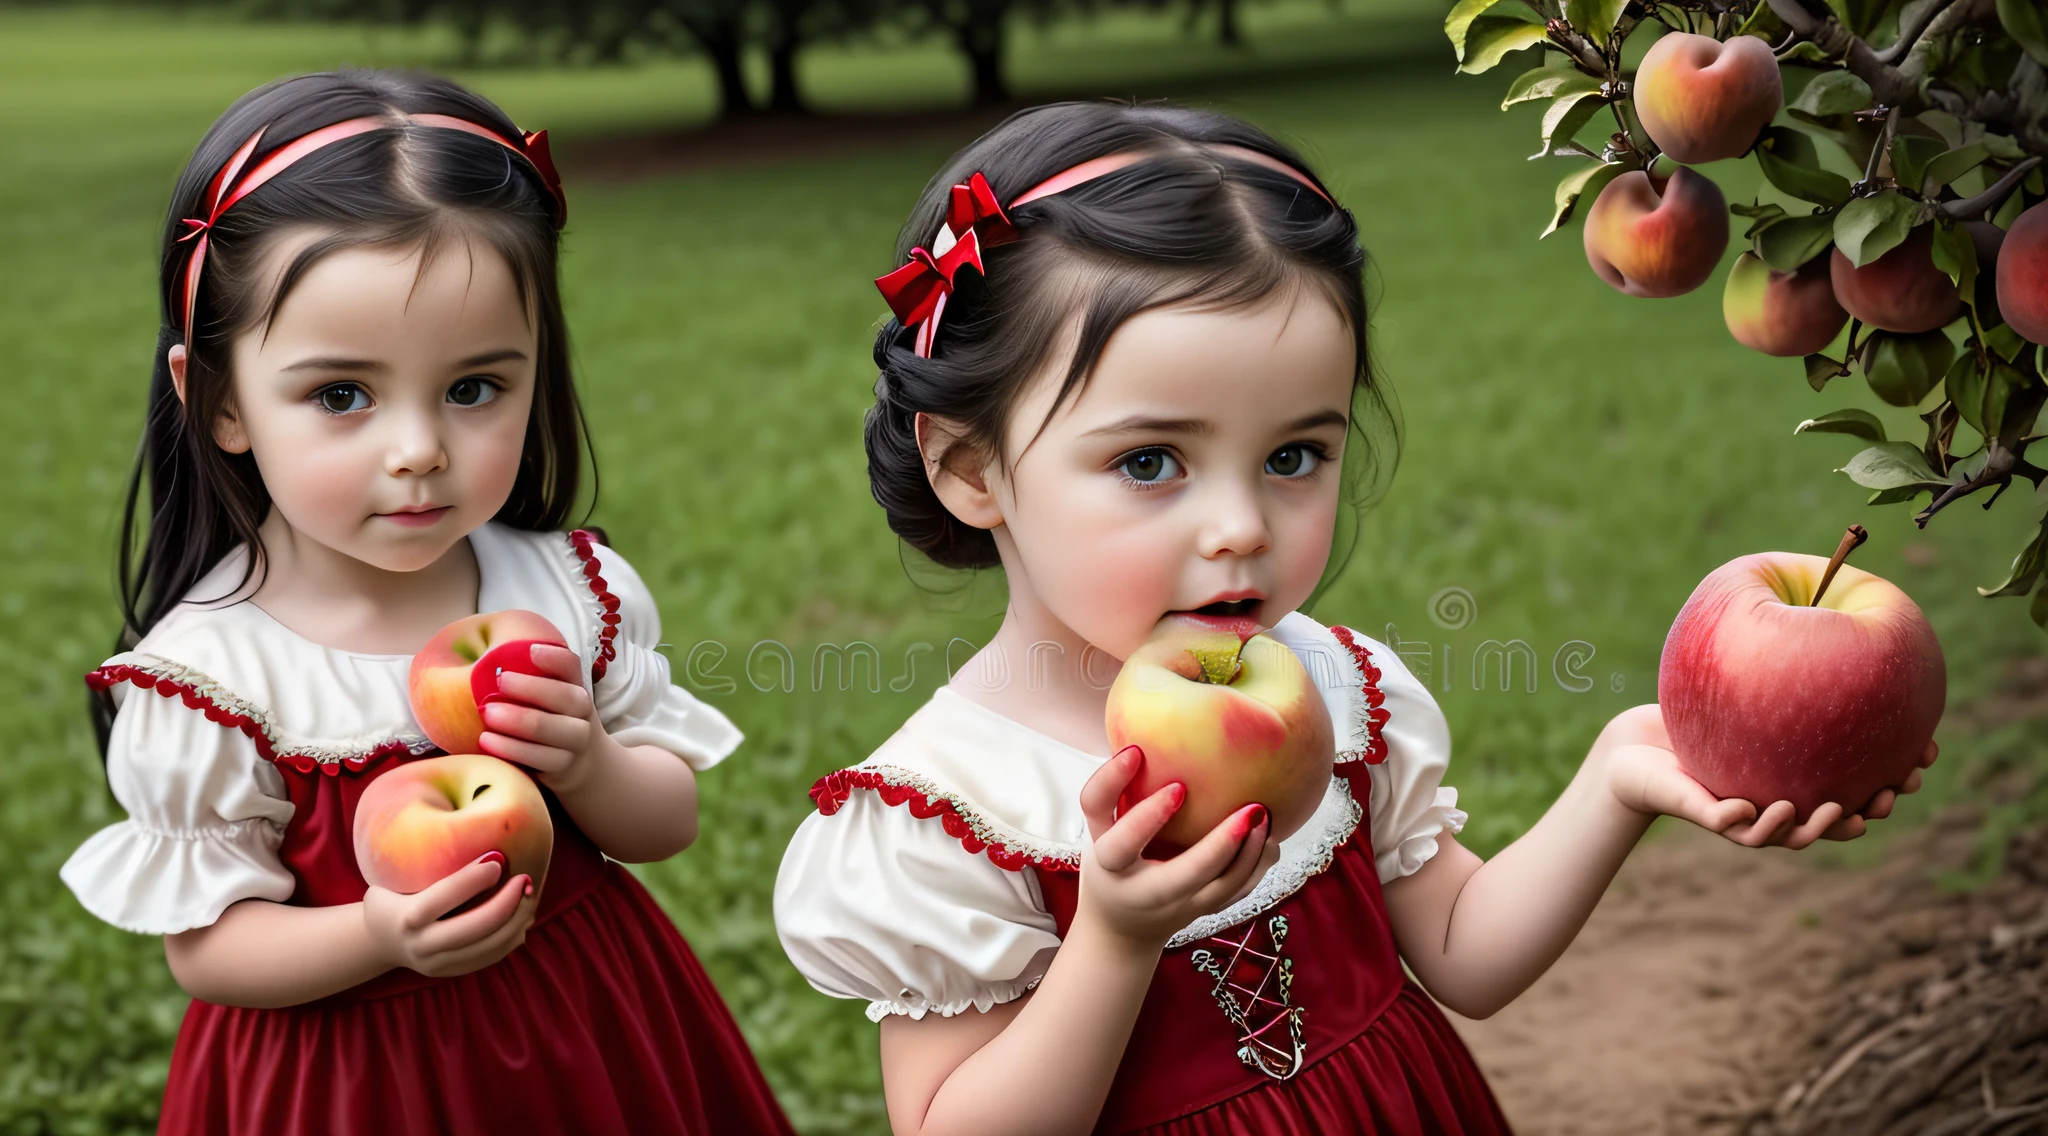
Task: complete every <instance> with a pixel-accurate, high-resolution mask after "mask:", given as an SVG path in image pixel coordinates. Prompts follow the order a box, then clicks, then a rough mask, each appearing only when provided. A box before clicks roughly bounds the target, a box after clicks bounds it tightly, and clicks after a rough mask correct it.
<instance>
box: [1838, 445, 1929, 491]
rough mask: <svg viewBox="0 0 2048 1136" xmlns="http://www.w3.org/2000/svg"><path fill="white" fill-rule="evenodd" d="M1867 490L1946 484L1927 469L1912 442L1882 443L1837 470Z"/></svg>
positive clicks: (1866, 450) (1858, 454)
mask: <svg viewBox="0 0 2048 1136" xmlns="http://www.w3.org/2000/svg"><path fill="white" fill-rule="evenodd" d="M1835 472H1836V473H1846V474H1848V475H1849V480H1851V481H1853V482H1855V483H1856V484H1858V485H1861V486H1862V487H1864V488H1865V489H1898V488H1901V487H1904V486H1907V485H1946V484H1948V483H1947V482H1945V481H1943V480H1942V479H1941V478H1939V477H1936V476H1935V473H1934V471H1933V470H1932V469H1930V468H1928V466H1927V458H1926V457H1925V456H1923V455H1922V454H1921V453H1920V447H1918V446H1916V445H1913V444H1912V443H1910V442H1879V443H1878V444H1876V445H1874V446H1871V447H1868V448H1867V449H1864V450H1862V451H1860V452H1858V453H1857V455H1856V456H1855V457H1853V458H1850V459H1849V464H1848V465H1845V466H1843V467H1842V468H1840V469H1838V470H1836V471H1835Z"/></svg>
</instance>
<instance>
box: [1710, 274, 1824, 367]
mask: <svg viewBox="0 0 2048 1136" xmlns="http://www.w3.org/2000/svg"><path fill="white" fill-rule="evenodd" d="M1721 316H1722V318H1723V319H1725V320H1727V321H1728V334H1730V335H1733V336H1734V337H1735V341H1736V342H1737V343H1740V344H1742V345H1743V346H1744V347H1747V348H1749V349H1750V350H1752V351H1761V352H1763V353H1764V354H1766V355H1782V356H1799V355H1811V354H1813V353H1814V352H1816V351H1819V350H1821V349H1822V348H1824V347H1826V346H1827V345H1828V344H1830V343H1832V342H1834V340H1835V334H1836V333H1837V332H1839V331H1841V330H1842V325H1843V324H1845V323H1848V322H1849V313H1848V312H1845V311H1843V310H1842V305H1840V304H1838V303H1836V302H1835V287H1834V284H1833V282H1832V281H1831V280H1830V279H1829V276H1828V262H1827V261H1826V260H1824V259H1822V258H1820V257H1814V258H1813V259H1812V260H1810V261H1808V262H1807V263H1806V266H1805V267H1803V268H1801V269H1800V270H1799V271H1797V272H1779V271H1778V270H1777V269H1774V268H1772V267H1771V266H1770V265H1768V264H1765V263H1764V262H1763V259H1762V258H1761V257H1759V256H1757V255H1756V254H1755V253H1753V252H1746V253H1743V254H1742V255H1741V256H1739V257H1736V258H1735V267H1733V268H1731V269H1729V270H1728V290H1727V291H1726V292H1723V293H1722V294H1721Z"/></svg>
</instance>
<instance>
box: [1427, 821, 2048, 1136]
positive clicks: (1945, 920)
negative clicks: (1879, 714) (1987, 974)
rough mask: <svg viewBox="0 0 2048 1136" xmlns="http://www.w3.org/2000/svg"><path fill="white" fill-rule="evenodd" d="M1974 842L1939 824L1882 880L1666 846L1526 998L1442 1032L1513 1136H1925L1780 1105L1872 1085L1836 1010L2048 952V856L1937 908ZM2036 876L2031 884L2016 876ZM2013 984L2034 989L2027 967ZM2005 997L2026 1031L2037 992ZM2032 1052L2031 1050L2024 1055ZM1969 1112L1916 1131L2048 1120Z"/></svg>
mask: <svg viewBox="0 0 2048 1136" xmlns="http://www.w3.org/2000/svg"><path fill="white" fill-rule="evenodd" d="M1975 831H1976V818H1975V817H1974V816H1972V815H1971V814H1970V813H1968V812H1967V811H1960V810H1959V811H1955V812H1951V813H1948V814H1945V815H1944V816H1943V817H1942V818H1941V819H1939V820H1937V821H1936V822H1935V823H1933V824H1931V825H1929V826H1927V827H1925V828H1924V829H1922V830H1920V831H1917V832H1912V833H1908V834H1905V835H1903V836H1901V837H1899V838H1897V839H1895V840H1894V841H1893V842H1892V845H1891V847H1889V848H1888V849H1887V850H1886V855H1885V857H1884V860H1883V862H1882V863H1881V864H1880V865H1879V866H1877V867H1875V868H1868V869H1854V870H1852V869H1829V868H1825V867H1821V866H1819V865H1818V864H1817V863H1816V862H1815V860H1814V858H1813V857H1811V856H1803V855H1799V854H1794V853H1788V852H1784V851H1782V850H1769V851H1765V852H1762V853H1758V852H1754V851H1750V850H1748V849H1743V848H1738V847H1736V846H1735V845H1733V844H1730V843H1728V842H1726V841H1723V840H1721V839H1719V838H1718V837H1715V836H1712V835H1709V834H1707V833H1704V832H1701V831H1699V830H1697V829H1686V830H1682V831H1674V832H1671V833H1669V834H1668V835H1666V836H1665V837H1664V838H1662V839H1660V840H1657V841H1655V842H1652V843H1650V844H1648V845H1646V846H1644V847H1643V848H1641V849H1639V850H1638V851H1637V853H1636V854H1635V856H1634V857H1633V858H1631V860H1630V861H1629V863H1628V864H1627V865H1626V866H1625V867H1624V868H1623V870H1622V873H1621V875H1620V877H1619V878H1618V879H1617V880H1616V882H1615V885H1614V887H1613V888H1612V889H1611V890H1610V891H1609V892H1608V894H1607V896H1606V898H1605V899H1604V900H1602V902H1601V904H1600V906H1599V908H1598V909H1597V910H1596V911H1595V912H1594V914H1593V917H1592V919H1591V921H1590V922H1588V924H1587V925H1586V928H1585V930H1584V932H1583V933H1581V934H1580V936H1579V938H1578V940H1577V941H1576V942H1574V943H1573V945H1572V947H1571V949H1570V950H1568V951H1567V952H1566V953H1565V955H1564V957H1563V958H1562V959H1561V960H1559V962H1558V964H1557V965H1556V966H1555V967H1553V968H1552V969H1551V971H1550V972H1549V973H1548V974H1546V975H1545V976H1544V977H1543V978H1542V980H1540V981H1539V982H1537V984H1536V985H1535V986H1534V987H1533V988H1531V989H1530V991H1529V992H1528V993H1527V994H1525V995H1523V996H1522V997H1521V998H1520V999H1518V1000H1517V1001H1515V1002H1514V1003H1513V1004H1512V1005H1510V1006H1509V1007H1508V1008H1507V1009H1505V1010H1503V1011H1502V1012H1501V1013H1499V1014H1497V1015H1495V1016H1494V1017H1493V1018H1490V1019H1488V1020H1486V1021H1470V1020H1466V1019H1462V1018H1457V1017H1455V1016H1454V1017H1453V1021H1455V1022H1456V1023H1457V1026H1458V1030H1459V1032H1460V1033H1461V1034H1463V1035H1464V1037H1465V1039H1466V1041H1467V1043H1468V1044H1470V1045H1471V1047H1472V1050H1473V1052H1474V1053H1475V1054H1476V1055H1477V1057H1478V1059H1479V1063H1480V1065H1481V1067H1482V1068H1483V1069H1484V1070H1485V1071H1486V1074H1487V1076H1488V1078H1489V1079H1490V1080H1491V1081H1492V1083H1493V1086H1494V1090H1495V1092H1496V1093H1497V1094H1498V1096H1499V1098H1500V1101H1501V1105H1502V1107H1503V1108H1504V1109H1505V1110H1506V1112H1507V1114H1508V1117H1509V1119H1510V1120H1512V1121H1513V1122H1514V1124H1515V1126H1516V1129H1517V1130H1518V1131H1519V1132H1522V1133H1524V1134H1525V1136H1551V1134H1565V1133H1587V1134H1591V1133H1632V1134H1636V1133H1641V1134H1664V1133H1670V1134H1677V1133H1716V1134H1718V1133H1746V1134H1755V1133H1779V1132H1784V1133H1790V1132H1815V1133H1832V1132H1852V1131H1854V1132H1862V1131H1871V1132H1890V1131H1900V1132H1924V1131H1929V1130H1930V1129H1929V1128H1928V1127H1925V1126H1922V1125H1920V1124H1919V1123H1917V1122H1912V1121H1908V1120H1906V1119H1904V1118H1901V1117H1898V1116H1888V1117H1885V1118H1861V1119H1857V1118H1852V1117H1849V1116H1846V1115H1843V1114H1841V1112H1840V1110H1838V1109H1823V1110H1815V1109H1811V1108H1809V1109H1807V1110H1801V1109H1800V1108H1798V1107H1797V1106H1798V1101H1797V1100H1795V1099H1791V1098H1793V1096H1794V1094H1793V1092H1792V1090H1793V1089H1794V1088H1799V1089H1802V1090H1804V1091H1805V1092H1806V1093H1807V1094H1808V1095H1810V1096H1812V1097H1814V1098H1816V1099H1818V1098H1819V1097H1820V1096H1821V1095H1822V1092H1821V1091H1815V1089H1816V1087H1818V1088H1819V1089H1821V1090H1823V1091H1824V1090H1827V1089H1832V1088H1834V1087H1836V1086H1837V1085H1842V1084H1844V1083H1845V1079H1846V1078H1847V1077H1848V1076H1849V1074H1850V1073H1852V1072H1854V1071H1855V1068H1856V1066H1857V1065H1859V1064H1862V1065H1867V1066H1870V1068H1869V1069H1867V1070H1865V1072H1866V1074H1871V1073H1881V1070H1879V1069H1877V1068H1876V1066H1877V1062H1878V1058H1881V1057H1883V1056H1884V1054H1883V1053H1882V1052H1875V1053H1874V1052H1873V1050H1874V1049H1875V1045H1874V1041H1875V1040H1883V1039H1882V1038H1875V1036H1874V1035H1875V1034H1877V1033H1878V1032H1880V1031H1879V1030H1877V1029H1876V1028H1875V1027H1874V1026H1872V1025H1870V1024H1868V1023H1863V1024H1857V1023H1845V1022H1844V1021H1843V1018H1844V1012H1845V1010H1849V1009H1852V1008H1854V1007H1856V1006H1859V1005H1862V1004H1864V1003H1869V1002H1870V1001H1871V1000H1872V999H1873V998H1874V997H1879V996H1881V995H1883V994H1884V993H1885V992H1892V991H1900V990H1906V989H1913V988H1916V987H1915V984H1916V983H1917V984H1918V987H1919V988H1924V987H1925V986H1926V985H1927V984H1928V983H1930V982H1938V981H1940V980H1941V979H1943V978H1944V977H1945V976H1948V975H1949V974H1950V972H1952V971H1957V970H1958V966H1957V963H1956V960H1957V959H1958V958H1961V957H1969V956H1970V955H1971V952H1972V950H1973V948H1974V947H1975V946H1976V945H1977V944H1978V943H1979V942H1980V941H1983V942H2006V943H2010V942H2012V941H2013V940H2014V939H2015V938H2016V937H2018V936H2020V935H2022V934H2023V933H2024V934H2025V935H2026V936H2028V937H2029V942H2030V943H2036V944H2037V943H2038V940H2039V939H2040V938H2043V937H2048V921H2044V919H2043V916H2044V915H2048V903H2044V902H2043V900H2044V897H2048V887H2044V886H2043V885H2044V884H2048V857H2041V856H2040V855H2039V853H2040V852H2041V851H2048V843H2043V842H2041V841H2036V842H2035V844H2036V845H2041V847H2040V848H2038V849H2037V848H2035V846H2034V845H2027V846H2025V847H2026V849H2028V850H2032V852H2031V854H2033V855H2035V857H2036V858H2037V859H2040V860H2041V863H2040V864H2039V865H2038V866H2037V865H2035V864H2033V862H2032V861H2030V860H2026V859H2025V858H2024V857H2022V856H2019V855H2014V856H2012V857H2009V859H2010V860H2011V861H2013V862H2014V864H2015V865H2016V866H2015V867H2014V868H2013V869H2012V870H2010V871H2009V872H2008V874H2007V877H2006V878H2005V879H2003V880H2001V881H2000V882H1999V884H1997V885H1994V886H1993V887H1992V888H1989V889H1986V890H1984V891H1981V892H1977V893H1973V894H1966V895H1949V894H1943V893H1942V892H1941V890H1940V889H1939V888H1938V887H1937V886H1936V884H1935V872H1934V871H1933V870H1931V869H1936V868H1939V867H1960V866H1961V865H1962V863H1963V861H1964V859H1965V858H1966V857H1967V855H1968V853H1969V850H1970V848H1971V846H1972V842H1973V841H1974V840H1975ZM2036 867H2038V868H2039V869H2042V870H2043V871H2044V874H2043V875H2042V876H2041V877H2040V878H2034V877H2033V876H2031V875H2030V874H2029V869H2033V868H2036ZM2022 965H2023V966H2024V967H2025V969H2026V970H2027V971H2028V972H2029V973H2031V974H2032V975H2033V976H2034V977H2035V978H2036V979H2038V977H2039V976H2040V973H2041V970H2042V967H2041V965H2040V955H2039V951H2038V950H2035V951H2034V953H2033V955H2032V957H2031V959H2030V960H2027V961H2026V962H2025V963H2023V964H2022ZM2009 981H2011V976H2010V974H2007V975H2001V976H1996V977H1991V978H1987V979H1986V980H1985V984H1986V996H1987V997H1996V998H2009V997H2011V996H2022V995H2024V996H2031V998H2032V999H2033V1000H2034V1006H2033V1009H2034V1010H2035V1011H2037V1012H2036V1013H2035V1014H2034V1015H2033V1020H2037V1021H2038V1020H2040V1019H2041V1018H2043V1017H2044V1016H2048V1015H2042V1014H2040V1013H2038V1011H2040V1010H2041V1009H2042V1008H2043V1007H2041V1005H2040V1004H2039V998H2040V986H2039V984H2038V982H2035V983H2033V984H2031V987H2030V990H2029V991H2021V990H2020V989H2018V987H2017V985H2014V986H2013V988H2012V989H2011V990H2010V992H2009V993H2003V992H1997V991H2001V990H2002V987H2001V986H2000V985H1999V984H2002V983H2006V982H2009ZM1950 985H1951V986H1953V985H1954V983H1953V982H1951V983H1950ZM1866 1016H1867V1015H1866ZM1858 1030H1861V1032H1862V1035H1863V1036H1846V1035H1847V1034H1850V1033H1855V1032H1857V1031H1858ZM1894 1032H1896V1031H1894ZM2018 1040H2020V1041H2026V1040H2028V1039H2025V1038H2021V1039H2018ZM2031 1041H2032V1046H2033V1048H2034V1049H2035V1050H2038V1049H2039V1048H2040V1044H2041V1042H2040V1038H2038V1037H2035V1038H2033V1039H2031ZM1859 1043H1860V1044H1861V1046H1862V1048H1861V1050H1860V1051H1859V1052H1856V1053H1854V1054H1852V1055H1848V1058H1847V1061H1846V1062H1844V1061H1843V1057H1844V1055H1845V1054H1848V1052H1849V1050H1852V1049H1855V1048H1856V1046H1857V1045H1858V1044H1859ZM2007 1044H2008V1045H2011V1044H2013V1042H2012V1039H2007ZM1933 1048H1936V1049H1938V1048H1940V1044H1939V1043H1938V1042H1937V1043H1935V1045H1934V1046H1933ZM1908 1056H1909V1058H1910V1057H1911V1055H1908ZM2010 1056H2011V1054H2009V1053H1996V1052H1994V1053H1989V1054H1986V1055H1983V1057H1982V1059H1983V1060H1984V1061H1986V1062H1995V1060H2003V1059H2005V1058H2007V1057H2010ZM1925 1057H1926V1055H1925V1054H1922V1055H1921V1059H1922V1060H1921V1061H1920V1063H1919V1064H1917V1065H1914V1067H1915V1068H1919V1067H1921V1066H1923V1065H1924V1064H1925V1060H1924V1059H1925ZM1838 1063H1840V1064H1842V1068H1841V1069H1839V1070H1837V1069H1835V1065H1836V1064H1838ZM2039 1064H2040V1061H2039V1059H2038V1057H2037V1058H2036V1059H2035V1065H2036V1066H2038V1065H2039ZM1991 1067H1992V1066H1991V1065H1990V1064H1987V1065H1986V1069H1987V1070H1988V1069H1990V1068H1991ZM1830 1072H1832V1073H1833V1077H1832V1079H1830V1080H1829V1081H1828V1082H1827V1083H1826V1084H1825V1085H1821V1083H1820V1078H1821V1077H1823V1076H1827V1075H1828V1074H1829V1073H1830ZM1969 1072H1970V1071H1969V1070H1965V1071H1964V1073H1965V1074H1967V1073H1969ZM1970 1079H1971V1080H1972V1081H1973V1082H1974V1077H1972V1078H1970ZM2037 1082H2038V1078H2033V1079H2032V1080H2030V1082H2029V1084H2030V1086H2031V1085H2032V1084H2034V1083H2037ZM1986 1083H1987V1084H1991V1083H1992V1080H1991V1079H1990V1078H1989V1074H1988V1072H1987V1080H1986ZM1851 1087H1855V1088H1856V1091H1858V1092H1862V1093H1864V1094H1865V1095H1874V1093H1873V1090H1871V1089H1870V1088H1869V1087H1868V1086H1861V1087H1857V1086H1851ZM1970 1087H1971V1088H1975V1087H1976V1086H1975V1085H1974V1083H1973V1084H1972V1085H1971V1086H1970ZM1978 1095H1979V1094H1977V1093H1975V1092H1971V1093H1969V1094H1967V1097H1968V1099H1967V1102H1966V1103H1964V1104H1958V1105H1954V1106H1950V1107H1945V1108H1943V1107H1937V1106H1938V1105H1939V1102H1928V1103H1927V1105H1926V1106H1925V1108H1924V1109H1923V1111H1933V1112H1939V1113H1941V1114H1943V1115H1954V1116H1955V1117H1957V1119H1958V1120H1959V1121H1960V1120H1961V1119H1962V1115H1963V1114H1964V1113H1966V1112H1967V1113H1970V1114H1971V1115H1972V1116H1974V1117H1976V1120H1977V1121H1982V1122H1983V1124H1981V1125H1980V1124H1978V1123H1976V1122H1975V1121H1972V1122H1969V1123H1964V1124H1959V1125H1958V1126H1955V1127H1953V1129H1952V1130H1953V1131H1957V1132H1966V1131H1982V1132H1986V1133H1988V1132H1993V1131H1997V1132H2044V1131H2048V1112H2041V1111H2038V1110H2036V1109H2031V1108H2030V1109H2028V1110H2026V1111H2017V1112H2016V1113H2015V1115H2012V1116H2006V1115H2004V1113H2005V1112H2007V1111H2015V1110H2014V1109H2013V1106H2012V1104H2011V1102H2012V1101H2013V1100H2014V1098H2013V1097H2012V1096H2011V1094H2006V1103H2004V1104H2001V1103H2000V1101H1999V1094H1998V1091H1997V1088H1996V1086H1995V1085H1994V1086H1993V1088H1991V1089H1987V1090H1985V1091H1984V1094H1983V1100H1984V1101H1987V1102H1989V1103H1988V1104H1983V1105H1981V1106H1980V1104H1979V1101H1978V1100H1977V1097H1978ZM1880 1120H1882V1121H1883V1122H1882V1123H1880V1122H1879V1121H1880ZM1944 1127H1945V1128H1946V1127H1947V1126H1944Z"/></svg>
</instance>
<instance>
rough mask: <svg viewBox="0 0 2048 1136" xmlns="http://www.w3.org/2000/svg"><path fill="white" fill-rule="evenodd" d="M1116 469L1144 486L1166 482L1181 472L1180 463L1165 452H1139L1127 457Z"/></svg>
mask: <svg viewBox="0 0 2048 1136" xmlns="http://www.w3.org/2000/svg"><path fill="white" fill-rule="evenodd" d="M1116 467H1117V469H1119V470H1121V471H1123V475H1124V476H1125V477H1128V478H1130V479H1131V480H1132V481H1136V482H1141V483H1144V484H1151V483H1153V482H1158V481H1165V480H1167V479H1169V478H1171V477H1173V476H1174V475H1175V474H1177V473H1179V472H1180V463H1179V462H1178V461H1175V460H1174V457H1173V455H1172V454H1169V453H1167V452H1166V451H1165V450H1139V451H1137V452H1136V453H1133V454H1128V455H1126V456H1125V457H1124V460H1122V461H1120V462H1118V463H1117V466H1116Z"/></svg>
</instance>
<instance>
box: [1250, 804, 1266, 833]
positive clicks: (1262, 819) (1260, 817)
mask: <svg viewBox="0 0 2048 1136" xmlns="http://www.w3.org/2000/svg"><path fill="white" fill-rule="evenodd" d="M1267 816H1268V814H1267V812H1266V806H1264V805H1253V806H1252V827H1253V828H1257V827H1259V826H1260V825H1262V824H1264V823H1266V817H1267Z"/></svg>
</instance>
